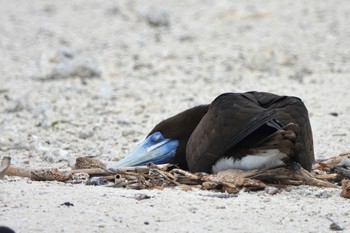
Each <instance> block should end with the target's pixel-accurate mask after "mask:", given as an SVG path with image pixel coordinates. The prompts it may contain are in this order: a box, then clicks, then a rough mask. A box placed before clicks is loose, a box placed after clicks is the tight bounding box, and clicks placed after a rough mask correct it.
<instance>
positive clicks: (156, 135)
mask: <svg viewBox="0 0 350 233" xmlns="http://www.w3.org/2000/svg"><path fill="white" fill-rule="evenodd" d="M314 160H315V158H314V148H313V137H312V130H311V125H310V120H309V115H308V110H307V108H306V106H305V104H304V103H303V101H302V100H301V99H300V98H298V97H295V96H285V95H277V94H273V93H268V92H258V91H250V92H244V93H233V92H228V93H223V94H221V95H219V96H218V97H216V98H215V99H214V100H213V101H212V102H211V103H210V104H204V105H199V106H195V107H193V108H190V109H187V110H185V111H183V112H180V113H178V114H176V115H174V116H172V117H170V118H167V119H165V120H163V121H161V122H160V123H158V124H157V125H156V126H155V127H154V128H153V129H152V130H151V131H150V132H149V133H148V135H147V136H146V138H145V139H144V140H143V141H142V142H141V143H140V144H139V145H138V146H137V147H136V148H135V150H133V151H131V152H130V153H129V154H127V155H126V156H125V157H124V158H123V159H121V160H119V161H118V162H116V163H115V162H114V163H112V164H109V165H108V166H107V168H108V169H109V170H111V171H117V170H118V168H120V167H128V166H141V165H146V164H147V163H150V162H152V163H154V164H163V163H171V164H175V165H177V166H178V167H179V168H181V169H184V170H187V171H190V172H205V173H218V172H220V171H223V170H227V169H240V170H251V169H269V168H275V167H279V166H284V165H287V164H290V163H292V162H294V163H298V164H300V165H301V167H303V168H304V169H306V170H308V171H310V170H311V169H312V164H313V163H314Z"/></svg>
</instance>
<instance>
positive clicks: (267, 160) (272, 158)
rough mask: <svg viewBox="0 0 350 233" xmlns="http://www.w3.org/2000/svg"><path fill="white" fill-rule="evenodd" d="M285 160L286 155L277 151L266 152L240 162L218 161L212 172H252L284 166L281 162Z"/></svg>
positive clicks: (228, 158) (229, 159)
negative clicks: (233, 170)
mask: <svg viewBox="0 0 350 233" xmlns="http://www.w3.org/2000/svg"><path fill="white" fill-rule="evenodd" d="M285 158H287V155H286V154H284V153H282V152H280V151H279V150H278V149H270V150H266V151H264V152H262V153H260V154H256V155H247V156H245V157H243V158H242V159H240V160H238V159H236V160H235V159H234V158H232V157H226V158H222V159H219V160H218V161H217V162H216V163H215V165H213V167H212V172H213V173H218V172H219V171H224V170H228V169H240V170H252V169H264V168H273V167H277V166H280V165H284V164H285V163H284V162H283V161H282V160H283V159H285Z"/></svg>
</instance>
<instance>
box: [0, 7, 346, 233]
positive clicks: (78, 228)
mask: <svg viewBox="0 0 350 233" xmlns="http://www.w3.org/2000/svg"><path fill="white" fill-rule="evenodd" d="M349 15H350V4H349V2H348V1H346V0H344V1H318V0H310V1H302V0H300V1H209V0H205V1H193V0H188V1H167V2H164V1H144V2H142V1H127V0H125V1H115V2H111V1H108V2H103V3H102V2H101V1H82V0H81V1H79V0H74V1H71V0H69V1H68V0H63V1H55V2H53V1H52V2H49V1H37V0H33V1H27V0H19V1H6V0H0V54H1V56H0V81H1V82H0V157H2V156H6V155H7V156H11V157H12V160H13V164H15V165H17V166H21V167H30V168H38V167H57V168H68V167H69V166H70V165H72V164H73V163H74V159H75V158H76V157H79V156H86V155H90V156H96V157H97V158H98V159H100V160H103V161H112V160H117V159H119V158H121V157H122V156H123V155H124V154H125V153H127V152H128V151H129V150H131V149H132V148H134V147H135V145H136V143H137V142H138V141H139V140H140V139H142V138H143V137H144V136H145V135H146V134H147V133H148V131H149V130H150V129H151V128H152V127H153V126H154V125H155V124H156V123H157V122H159V121H160V120H162V119H164V118H166V117H169V116H171V115H173V114H175V113H177V112H179V111H181V110H184V109H186V108H189V107H192V106H195V105H198V104H203V103H208V102H210V101H212V100H213V99H214V98H215V97H216V96H217V95H219V94H220V93H223V92H228V91H233V92H241V91H249V90H258V91H268V92H274V93H277V94H284V95H295V96H299V97H300V98H302V99H303V101H304V102H305V104H306V106H307V107H308V109H309V113H310V119H311V123H312V128H313V133H314V141H315V153H316V156H317V158H328V157H331V156H335V155H338V154H339V153H341V152H345V151H348V150H349V145H350V137H349V135H350V124H349V122H350V115H349V112H350V91H349V88H350V84H349V78H350V77H349V76H350V74H349V73H350V47H349V40H350V26H349V22H348V19H349ZM67 48H68V49H70V50H73V51H75V53H74V54H78V55H79V56H83V57H86V58H88V59H91V60H93V63H94V64H95V66H96V67H97V68H98V72H101V76H100V77H97V78H86V79H81V78H77V77H74V78H58V79H52V80H48V79H45V78H43V75H44V74H45V72H47V71H50V69H51V67H50V64H51V63H50V62H53V61H54V59H51V58H50V57H52V54H54V53H55V52H56V51H58V50H60V51H61V50H62V49H67ZM50 59H51V60H50ZM339 193H340V190H339V189H319V188H312V187H292V188H290V189H287V190H285V191H283V192H282V193H280V194H277V195H274V196H270V195H269V194H266V193H265V192H258V193H246V192H241V193H239V195H238V197H230V198H219V197H217V196H215V195H214V194H213V193H211V192H206V191H200V190H194V191H189V192H185V191H180V190H177V189H165V190H163V191H158V190H157V191H155V190H151V191H148V190H141V191H134V190H124V189H112V188H104V187H90V186H84V185H67V184H62V183H57V182H32V181H30V180H27V179H19V178H14V177H6V179H5V180H0V225H7V226H10V227H12V228H13V229H15V230H16V232H111V231H114V232H126V231H130V232H155V231H158V232H329V231H331V230H330V224H331V220H330V219H332V220H333V221H336V222H337V223H340V224H342V225H343V226H344V227H345V229H344V232H350V220H349V219H350V218H349V209H350V202H349V201H348V200H345V199H343V198H341V197H339ZM138 194H147V195H149V196H150V197H151V198H150V199H147V200H141V201H138V200H136V199H135V195H138ZM64 202H70V203H72V204H73V205H74V206H62V205H61V204H62V203H64Z"/></svg>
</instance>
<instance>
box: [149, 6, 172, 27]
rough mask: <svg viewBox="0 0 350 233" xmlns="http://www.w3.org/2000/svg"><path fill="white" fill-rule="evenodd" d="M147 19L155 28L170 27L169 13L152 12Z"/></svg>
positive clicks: (161, 11) (156, 10) (158, 10)
mask: <svg viewBox="0 0 350 233" xmlns="http://www.w3.org/2000/svg"><path fill="white" fill-rule="evenodd" d="M146 19H147V22H148V24H149V25H151V26H153V27H168V26H169V25H170V16H169V13H168V12H167V11H165V10H162V9H154V10H150V11H149V12H148V13H147V15H146Z"/></svg>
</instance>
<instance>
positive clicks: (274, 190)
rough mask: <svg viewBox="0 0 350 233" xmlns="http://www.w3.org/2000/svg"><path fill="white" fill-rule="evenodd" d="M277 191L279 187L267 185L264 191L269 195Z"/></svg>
mask: <svg viewBox="0 0 350 233" xmlns="http://www.w3.org/2000/svg"><path fill="white" fill-rule="evenodd" d="M278 192H279V189H278V188H276V187H270V186H268V187H266V188H265V193H267V194H270V195H274V194H276V193H278Z"/></svg>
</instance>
